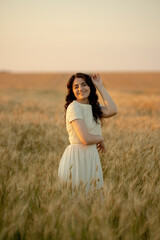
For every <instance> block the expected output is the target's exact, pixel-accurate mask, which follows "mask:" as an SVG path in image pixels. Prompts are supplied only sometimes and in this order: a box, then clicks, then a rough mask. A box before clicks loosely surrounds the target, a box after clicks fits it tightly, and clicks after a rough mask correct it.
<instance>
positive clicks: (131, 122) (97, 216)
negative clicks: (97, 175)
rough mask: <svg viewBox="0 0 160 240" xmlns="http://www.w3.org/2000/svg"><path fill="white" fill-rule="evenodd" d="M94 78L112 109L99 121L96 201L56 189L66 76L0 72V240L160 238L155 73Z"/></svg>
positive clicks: (159, 100)
mask: <svg viewBox="0 0 160 240" xmlns="http://www.w3.org/2000/svg"><path fill="white" fill-rule="evenodd" d="M100 75H101V77H102V80H103V81H104V85H105V87H106V89H107V91H108V93H109V94H110V96H111V97H112V98H113V100H114V101H115V103H116V105H117V108H118V114H117V115H115V116H114V117H112V118H108V119H105V120H104V124H103V126H102V135H103V137H104V139H105V142H106V149H107V152H106V153H105V154H104V153H100V159H101V164H102V170H103V178H104V189H103V201H102V200H101V198H100V194H99V192H98V191H94V192H92V193H91V194H90V195H89V196H88V197H87V198H86V197H85V196H84V194H83V188H82V189H81V190H79V191H77V192H76V194H75V195H74V196H73V195H72V194H71V191H70V185H69V186H65V185H64V186H62V187H61V188H60V187H59V179H58V173H57V171H58V166H59V161H60V159H61V156H62V154H63V152H64V150H65V148H66V147H67V146H68V144H69V141H68V135H67V131H66V128H65V120H64V110H63V106H64V103H65V102H64V98H65V95H66V82H67V80H68V78H69V77H70V76H71V74H69V73H62V74H58V73H57V74H56V73H55V74H13V73H1V74H0V239H5V240H6V239H7V240H8V239H15V240H17V239H23V240H26V239H27V240H28V239H29V240H35V239H38V240H40V239H45V240H50V239H56V240H63V239H64V240H71V239H72V240H74V239H76V240H82V239H83V240H140V239H141V240H146V239H151V240H159V239H160V227H159V226H160V73H115V74H113V73H108V74H107V73H102V74H100ZM100 102H101V103H103V102H102V99H100Z"/></svg>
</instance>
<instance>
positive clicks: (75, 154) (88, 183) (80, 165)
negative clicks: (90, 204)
mask: <svg viewBox="0 0 160 240" xmlns="http://www.w3.org/2000/svg"><path fill="white" fill-rule="evenodd" d="M58 176H59V179H60V182H62V183H64V182H67V181H68V180H71V181H72V188H73V187H74V186H78V185H79V184H80V183H83V184H84V185H85V190H86V192H88V191H89V190H93V189H100V188H102V187H103V172H102V167H101V162H100V158H99V153H98V150H97V147H96V144H93V145H83V144H70V145H68V147H67V148H66V149H65V151H64V153H63V155H62V158H61V160H60V163H59V168H58Z"/></svg>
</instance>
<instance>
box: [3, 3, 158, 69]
mask: <svg viewBox="0 0 160 240" xmlns="http://www.w3.org/2000/svg"><path fill="white" fill-rule="evenodd" d="M0 26H1V38H0V71H1V70H11V71H15V72H23V71H24V72H54V71H63V72H65V71H68V72H70V71H86V72H87V71H160V1H159V0H139V1H138V0H134V1H132V0H121V1H118V0H79V1H76V0H57V1H56V0H34V1H33V0H27V1H26V0H14V1H13V0H0Z"/></svg>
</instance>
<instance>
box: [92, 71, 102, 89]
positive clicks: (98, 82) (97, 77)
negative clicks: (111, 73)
mask: <svg viewBox="0 0 160 240" xmlns="http://www.w3.org/2000/svg"><path fill="white" fill-rule="evenodd" d="M91 78H92V82H93V83H94V85H95V87H96V88H100V87H102V86H103V82H102V79H101V77H100V75H99V73H97V74H92V75H91Z"/></svg>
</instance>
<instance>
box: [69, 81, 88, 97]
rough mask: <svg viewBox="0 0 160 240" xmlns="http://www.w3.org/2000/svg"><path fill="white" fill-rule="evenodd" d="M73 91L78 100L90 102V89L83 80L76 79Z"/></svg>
mask: <svg viewBox="0 0 160 240" xmlns="http://www.w3.org/2000/svg"><path fill="white" fill-rule="evenodd" d="M72 90H73V93H74V96H75V97H76V99H77V100H81V101H83V100H88V97H89V95H90V87H89V86H88V85H87V83H86V81H85V80H84V79H83V78H75V79H74V81H73V85H72Z"/></svg>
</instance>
